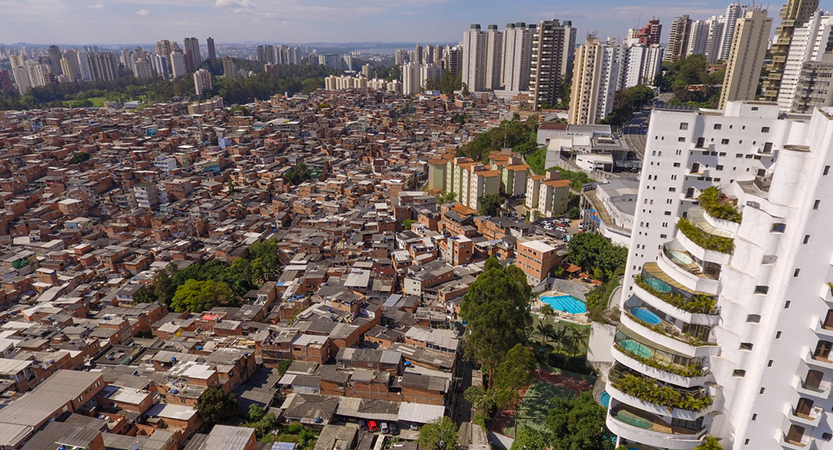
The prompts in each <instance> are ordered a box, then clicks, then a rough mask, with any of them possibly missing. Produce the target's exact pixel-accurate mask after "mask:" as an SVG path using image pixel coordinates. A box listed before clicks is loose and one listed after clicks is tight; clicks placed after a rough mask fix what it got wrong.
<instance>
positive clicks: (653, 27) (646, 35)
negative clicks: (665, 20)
mask: <svg viewBox="0 0 833 450" xmlns="http://www.w3.org/2000/svg"><path fill="white" fill-rule="evenodd" d="M635 37H636V39H639V43H640V44H645V45H654V44H659V40H660V38H661V37H662V25H661V24H660V23H659V19H651V20H649V21H648V25H645V26H644V27H642V28H640V29H639V30H637V32H636V36H635Z"/></svg>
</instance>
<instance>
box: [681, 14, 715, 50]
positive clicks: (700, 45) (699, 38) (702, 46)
mask: <svg viewBox="0 0 833 450" xmlns="http://www.w3.org/2000/svg"><path fill="white" fill-rule="evenodd" d="M708 46H709V22H708V21H706V20H694V21H692V22H691V31H690V32H689V35H688V45H686V47H687V48H686V56H688V55H705V54H706V49H707V48H708Z"/></svg>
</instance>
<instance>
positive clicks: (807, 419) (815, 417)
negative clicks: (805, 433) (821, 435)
mask: <svg viewBox="0 0 833 450" xmlns="http://www.w3.org/2000/svg"><path fill="white" fill-rule="evenodd" d="M784 415H785V416H787V419H789V420H790V421H792V422H793V423H798V424H801V425H805V426H810V427H817V426H818V425H819V423H821V418H822V416H824V408H822V407H820V406H816V407H814V408H812V409H811V410H810V413H809V414H803V413H799V412H796V410H795V408H794V407H793V406H792V405H789V404H788V405H786V408H785V411H784Z"/></svg>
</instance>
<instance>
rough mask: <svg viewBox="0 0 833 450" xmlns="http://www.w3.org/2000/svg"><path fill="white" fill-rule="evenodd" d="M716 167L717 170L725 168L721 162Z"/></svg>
mask: <svg viewBox="0 0 833 450" xmlns="http://www.w3.org/2000/svg"><path fill="white" fill-rule="evenodd" d="M714 169H715V170H723V166H721V165H720V164H718V165H716V166H714Z"/></svg>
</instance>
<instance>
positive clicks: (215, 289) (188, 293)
mask: <svg viewBox="0 0 833 450" xmlns="http://www.w3.org/2000/svg"><path fill="white" fill-rule="evenodd" d="M233 295H234V294H233V293H232V292H231V288H230V287H229V286H228V285H227V284H226V283H223V282H222V281H214V280H206V281H198V280H188V281H186V282H185V283H184V284H182V285H181V286H179V287H178V288H176V294H174V297H173V299H171V308H173V310H174V311H176V312H183V311H186V310H187V311H191V312H203V311H206V310H209V309H211V308H213V307H215V306H217V305H223V304H226V303H228V302H229V300H231V299H232V296H233Z"/></svg>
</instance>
